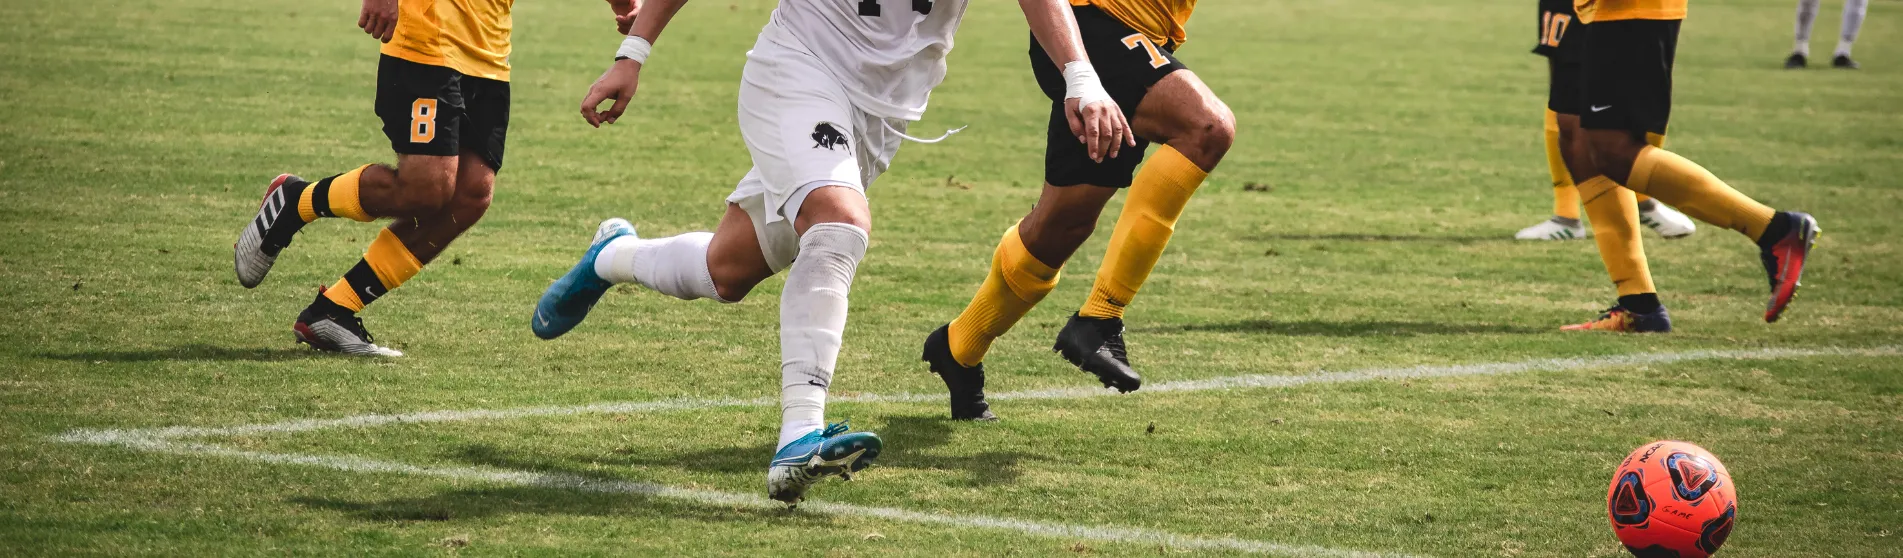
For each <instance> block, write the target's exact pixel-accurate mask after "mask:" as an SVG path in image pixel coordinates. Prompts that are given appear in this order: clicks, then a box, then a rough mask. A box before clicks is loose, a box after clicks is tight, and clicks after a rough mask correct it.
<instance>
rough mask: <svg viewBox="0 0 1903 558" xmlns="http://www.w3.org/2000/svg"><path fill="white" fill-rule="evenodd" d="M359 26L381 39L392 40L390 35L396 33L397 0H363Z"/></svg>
mask: <svg viewBox="0 0 1903 558" xmlns="http://www.w3.org/2000/svg"><path fill="white" fill-rule="evenodd" d="M357 27H360V28H363V32H365V33H369V34H370V36H372V37H376V38H377V40H379V41H383V42H386V43H387V42H390V37H392V36H394V35H396V0H363V13H362V14H359V15H358V16H357Z"/></svg>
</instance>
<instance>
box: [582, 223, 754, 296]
mask: <svg viewBox="0 0 1903 558" xmlns="http://www.w3.org/2000/svg"><path fill="white" fill-rule="evenodd" d="M713 239H714V233H709V232H691V233H687V234H683V235H679V236H670V237H667V238H654V239H647V238H635V237H634V236H632V235H630V236H624V237H621V238H617V239H614V241H612V242H609V243H608V245H607V246H604V247H602V248H601V254H600V255H598V256H596V257H595V274H596V275H600V276H601V278H602V279H606V280H608V282H610V283H628V282H634V283H640V284H641V286H643V287H647V288H649V289H653V290H654V291H655V292H659V293H661V294H664V295H668V296H671V297H674V298H678V299H681V300H694V299H697V298H711V299H714V300H719V301H721V302H728V301H727V300H724V299H721V298H720V293H719V292H718V291H716V290H715V289H714V276H713V274H712V273H711V272H709V271H707V244H708V243H709V242H712V241H713Z"/></svg>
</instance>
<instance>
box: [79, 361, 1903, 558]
mask: <svg viewBox="0 0 1903 558" xmlns="http://www.w3.org/2000/svg"><path fill="white" fill-rule="evenodd" d="M1900 348H1903V347H1898V346H1886V347H1876V348H1868V349H1836V348H1828V349H1753V350H1734V351H1687V352H1677V353H1646V354H1633V355H1619V356H1606V357H1585V358H1570V359H1539V360H1528V361H1520V362H1506V363H1490V364H1465V365H1451V366H1414V367H1404V368H1372V369H1364V370H1356V371H1348V372H1318V373H1315V374H1309V375H1301V376H1286V375H1273V374H1251V375H1243V376H1229V377H1221V378H1209V379H1203V380H1188V381H1180V382H1164V383H1160V384H1152V385H1151V386H1150V387H1148V388H1146V389H1145V390H1144V391H1142V392H1139V393H1154V392H1196V391H1213V390H1227V389H1241V388H1265V387H1289V386H1299V385H1305V384H1319V383H1341V382H1356V381H1366V380H1377V379H1407V378H1436V377H1448V376H1472V375H1489V374H1510V373H1516V372H1529V371H1564V370H1577V369H1583V368H1596V367H1604V366H1617V365H1644V364H1663V363H1670V362H1679V361H1686V360H1702V359H1778V358H1804V357H1815V356H1895V355H1898V354H1903V352H1899V349H1900ZM1105 395H1111V392H1109V391H1108V390H1099V389H1085V388H1070V389H1049V390H1033V391H1017V392H1007V393H999V394H995V395H993V396H991V399H999V400H1009V399H1025V400H1035V399H1075V398H1084V397H1101V396H1105ZM941 397H943V396H941V395H937V394H930V395H924V394H910V393H899V394H891V395H877V394H865V395H857V396H845V397H838V398H834V401H835V402H922V401H938V400H940V398H941ZM774 403H777V401H775V400H773V399H767V398H762V399H673V400H663V401H650V402H627V403H599V404H593V405H580V406H568V407H526V408H516V409H499V410H465V411H431V412H424V413H415V414H405V415H359V416H354V417H345V418H341V419H330V420H299V421H289V422H277V423H265V424H252V425H244V426H234V427H227V428H196V427H174V428H157V429H138V430H92V429H79V430H73V431H69V432H67V433H65V434H61V435H59V436H55V437H54V438H53V439H55V440H57V441H61V442H68V443H82V444H96V445H115V446H122V447H126V448H128V449H134V450H140V451H146V452H153V453H169V454H179V455H206V456H218V457H228V458H237V459H244V460H248V461H257V462H261V463H272V464H282V465H302V466H311V467H322V468H328V469H335V470H339V471H350V472H359V473H395V474H404V475H414V476H426V477H435V478H444V479H452V480H463V481H476V482H490V483H498V484H512V485H519V486H534V487H542V488H553V489H563V490H576V491H586V492H601V493H613V494H636V495H643V496H647V497H653V498H663V499H670V500H679V501H686V502H692V503H698V504H704V505H718V506H734V507H747V508H756V509H775V508H778V507H780V504H778V503H775V502H773V501H771V500H767V499H765V498H761V497H758V496H750V495H744V494H737V493H731V492H719V491H712V490H695V489H686V488H675V487H670V486H663V485H657V484H649V483H640V482H632V481H617V480H607V479H593V478H588V477H582V476H577V475H568V474H557V473H537V472H532V471H507V470H497V469H486V468H476V467H426V466H418V465H410V464H405V463H396V462H390V461H378V460H373V459H368V458H362V457H355V456H332V455H300V454H284V453H265V452H252V451H244V450H238V449H233V448H229V447H225V446H218V445H212V444H198V443H187V442H179V441H175V440H177V439H180V438H196V437H211V436H234V435H247V434H273V433H289V432H306V431H312V430H321V429H328V428H363V427H373V426H382V425H388V424H403V423H423V422H450V421H468V420H494V419H513V418H525V417H547V416H571V415H581V414H599V413H635V412H666V411H678V410H693V409H712V408H719V407H766V406H771V405H773V404H774ZM804 509H806V510H809V511H813V512H817V513H823V514H829V515H840V516H852V517H866V518H875V519H884V520H891V521H905V522H912V523H924V524H934V525H945V526H952V527H967V528H981V529H996V530H1006V531H1016V532H1019V533H1024V534H1029V535H1038V536H1046V537H1056V538H1066V539H1081V540H1090V541H1098V542H1107V543H1137V544H1160V545H1165V546H1170V547H1175V548H1184V549H1197V550H1230V551H1239V552H1248V553H1255V554H1267V555H1276V556H1287V557H1292V558H1379V557H1404V556H1406V555H1402V554H1384V553H1373V552H1363V551H1356V550H1346V549H1336V548H1328V547H1321V546H1312V545H1290V544H1282V543H1274V542H1267V541H1257V540H1249V539H1237V538H1229V537H1195V536H1188V535H1179V534H1174V533H1169V532H1165V531H1156V530H1150V529H1140V528H1129V527H1112V526H1087V525H1069V524H1062V523H1044V522H1036V521H1024V520H1018V519H1009V518H999V517H989V516H981V515H955V514H945V513H926V512H917V511H911V510H904V509H898V508H883V507H873V506H860V505H854V504H838V503H826V502H810V503H807V504H805V506H804Z"/></svg>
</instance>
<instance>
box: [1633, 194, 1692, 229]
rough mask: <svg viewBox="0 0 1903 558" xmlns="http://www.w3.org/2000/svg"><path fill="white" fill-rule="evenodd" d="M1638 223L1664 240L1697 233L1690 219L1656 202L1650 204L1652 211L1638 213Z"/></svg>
mask: <svg viewBox="0 0 1903 558" xmlns="http://www.w3.org/2000/svg"><path fill="white" fill-rule="evenodd" d="M1639 222H1640V223H1644V224H1645V226H1647V227H1651V228H1652V230H1654V231H1658V233H1659V236H1663V237H1665V238H1685V237H1687V236H1691V235H1692V233H1695V232H1698V224H1697V223H1694V222H1692V218H1691V217H1686V216H1685V214H1684V213H1679V212H1678V210H1676V209H1672V208H1671V206H1668V205H1665V204H1662V203H1657V202H1656V201H1654V202H1653V203H1652V209H1649V210H1640V211H1639Z"/></svg>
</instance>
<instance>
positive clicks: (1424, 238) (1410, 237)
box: [1248, 233, 1508, 244]
mask: <svg viewBox="0 0 1903 558" xmlns="http://www.w3.org/2000/svg"><path fill="white" fill-rule="evenodd" d="M1248 238H1249V240H1314V241H1329V242H1445V243H1448V244H1473V243H1476V242H1493V241H1503V242H1504V241H1506V240H1508V239H1507V238H1506V237H1498V236H1428V235H1419V234H1349V233H1330V234H1293V233H1272V234H1258V235H1250V236H1249V237H1248Z"/></svg>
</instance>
